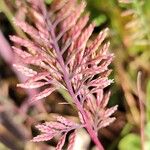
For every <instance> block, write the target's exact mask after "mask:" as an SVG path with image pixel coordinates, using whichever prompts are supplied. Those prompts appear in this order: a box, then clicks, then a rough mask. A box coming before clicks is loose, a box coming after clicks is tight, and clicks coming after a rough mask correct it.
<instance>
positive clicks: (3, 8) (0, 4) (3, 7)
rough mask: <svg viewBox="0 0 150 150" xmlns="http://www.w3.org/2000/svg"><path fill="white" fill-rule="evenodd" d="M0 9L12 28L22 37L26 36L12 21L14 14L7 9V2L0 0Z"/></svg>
mask: <svg viewBox="0 0 150 150" xmlns="http://www.w3.org/2000/svg"><path fill="white" fill-rule="evenodd" d="M0 11H2V12H3V13H4V14H5V15H6V17H7V19H8V21H9V22H10V24H11V25H12V27H13V28H14V30H15V31H16V33H17V34H18V35H19V36H21V37H23V38H26V36H25V34H24V33H23V32H22V30H21V29H20V28H18V27H17V26H16V25H15V24H14V23H13V18H14V14H13V13H12V12H11V10H10V9H9V7H8V6H7V4H6V3H5V0H0Z"/></svg>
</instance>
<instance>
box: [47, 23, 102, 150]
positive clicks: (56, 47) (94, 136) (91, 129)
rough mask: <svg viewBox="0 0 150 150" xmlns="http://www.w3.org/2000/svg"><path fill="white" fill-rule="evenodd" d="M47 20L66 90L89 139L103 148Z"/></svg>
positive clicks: (100, 149)
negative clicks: (70, 77) (81, 119)
mask: <svg viewBox="0 0 150 150" xmlns="http://www.w3.org/2000/svg"><path fill="white" fill-rule="evenodd" d="M47 22H48V26H49V27H50V28H49V31H50V33H51V37H52V40H53V47H54V49H55V51H56V54H57V56H58V58H57V59H58V61H59V63H60V65H61V67H62V70H63V76H64V81H65V83H66V86H67V89H68V92H69V93H70V95H71V97H72V99H73V100H74V102H75V104H76V106H77V108H78V110H79V111H80V113H81V114H82V116H83V119H84V121H85V128H86V129H87V131H88V133H89V135H90V136H91V139H92V140H93V142H94V143H95V144H96V146H97V148H98V149H99V150H104V148H103V146H102V144H101V143H100V141H99V139H98V137H97V135H96V132H95V131H94V130H93V128H92V126H91V124H90V122H89V119H88V117H87V114H86V113H85V111H84V109H83V107H82V105H81V104H80V102H79V100H78V98H77V97H76V96H75V93H74V92H73V88H72V85H71V82H70V79H69V74H68V72H67V69H66V65H65V63H64V59H63V57H62V55H61V51H60V48H59V46H58V43H57V41H56V36H55V31H54V27H53V25H52V24H51V22H50V21H49V20H47Z"/></svg>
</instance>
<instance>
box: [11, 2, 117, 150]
mask: <svg viewBox="0 0 150 150" xmlns="http://www.w3.org/2000/svg"><path fill="white" fill-rule="evenodd" d="M85 7H86V4H85V2H84V1H80V2H78V1H77V0H53V2H52V4H51V5H50V8H46V6H45V4H44V2H43V1H42V0H29V1H28V4H27V10H28V11H29V13H30V14H31V15H32V22H30V23H27V21H26V22H25V21H21V20H17V19H16V20H15V23H16V25H17V26H19V27H20V28H21V29H22V30H23V31H24V32H25V33H26V36H27V37H28V38H21V37H18V36H10V38H11V40H12V41H13V42H14V43H15V46H13V47H12V48H13V50H14V52H15V53H16V54H17V55H18V57H19V58H20V60H21V63H20V64H14V67H15V68H16V69H17V70H19V71H20V72H21V73H23V74H24V75H26V76H27V77H28V78H29V79H28V80H27V81H26V82H25V83H20V84H18V85H17V86H18V87H22V88H27V89H35V88H40V87H42V89H43V88H44V87H45V89H44V90H43V91H41V92H40V93H38V94H37V95H35V96H34V97H33V99H32V100H31V102H36V101H38V100H40V99H43V98H45V97H47V96H49V95H50V94H51V93H52V92H54V91H56V90H58V89H60V88H61V89H64V90H65V91H66V92H68V93H69V94H70V97H71V99H72V105H73V107H75V109H76V110H77V112H78V115H79V120H80V123H75V122H73V121H71V120H68V119H66V118H65V117H63V116H58V117H56V121H51V122H45V123H43V124H39V125H37V126H36V127H37V128H38V129H39V130H40V131H41V132H42V134H41V135H38V136H36V137H34V138H33V140H32V141H33V142H39V141H48V140H51V139H52V138H53V137H55V136H57V137H58V136H59V137H60V139H59V141H58V144H57V146H56V149H57V150H60V149H62V148H63V146H64V143H65V139H66V136H67V134H68V132H70V131H71V132H72V134H71V135H70V140H69V144H68V150H71V149H72V148H73V144H74V140H75V133H76V129H79V128H85V129H86V130H87V132H88V133H89V135H90V137H91V139H92V140H93V142H94V143H95V144H96V146H97V148H98V149H99V150H103V149H104V148H103V146H102V144H101V142H100V140H99V139H98V131H99V130H100V129H101V128H104V127H106V126H108V125H109V124H110V123H112V122H113V121H114V120H115V117H111V115H112V114H113V113H114V112H115V111H116V109H117V106H114V107H111V108H107V104H108V101H109V97H110V92H105V91H106V90H105V91H104V89H105V88H106V87H107V86H109V85H110V84H111V83H112V82H113V80H111V79H108V76H109V74H110V73H111V70H110V69H109V68H108V66H109V64H110V63H111V61H112V59H113V54H111V53H109V51H108V49H109V42H106V43H104V40H105V38H106V36H107V32H108V29H104V30H103V31H101V32H100V33H99V34H98V36H97V37H96V38H95V39H94V40H89V39H90V37H91V35H92V32H93V30H94V24H93V23H89V14H88V13H86V12H85V11H84V9H85ZM16 45H17V46H16Z"/></svg>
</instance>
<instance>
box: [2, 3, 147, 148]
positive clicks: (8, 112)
mask: <svg viewBox="0 0 150 150" xmlns="http://www.w3.org/2000/svg"><path fill="white" fill-rule="evenodd" d="M23 1H25V0H0V150H8V149H12V150H43V149H45V150H49V149H53V146H54V145H55V144H56V142H57V139H54V140H52V141H51V142H45V143H44V142H43V143H38V144H37V143H32V142H30V140H31V139H32V137H33V136H35V135H37V134H38V131H37V130H36V129H35V127H34V125H36V124H37V123H39V122H44V121H49V120H51V119H52V117H53V116H55V115H57V114H61V115H64V116H66V117H68V118H71V119H75V120H77V113H76V112H75V111H74V110H73V109H72V108H71V107H70V106H68V105H60V104H58V103H60V102H65V99H67V98H68V95H66V94H65V93H64V92H63V91H58V92H54V93H53V94H52V95H51V96H49V97H48V98H47V99H46V100H44V101H41V102H38V103H36V104H32V105H28V103H27V101H28V100H29V99H30V98H31V97H32V96H33V95H35V94H36V93H37V92H38V91H28V90H26V91H25V90H24V89H21V88H17V87H16V84H17V83H18V82H23V81H24V80H25V77H24V76H22V75H21V74H19V73H18V72H17V71H16V70H14V68H13V66H12V64H13V63H15V62H16V60H17V58H15V55H14V54H13V51H12V50H11V45H12V43H11V42H10V40H9V35H13V34H18V35H20V36H23V32H22V31H21V30H20V29H19V28H18V27H16V26H15V24H14V23H13V18H14V17H17V18H21V19H24V18H25V14H26V10H25V8H24V6H23V4H22V2H23ZM86 1H87V11H88V12H90V14H91V15H90V16H91V18H90V19H91V22H95V24H96V28H95V30H94V34H95V35H97V34H98V33H99V32H100V31H101V30H102V29H104V28H106V27H109V29H110V31H109V40H110V43H111V47H110V51H112V52H113V53H114V55H115V58H114V61H113V63H112V65H111V68H112V69H113V72H112V74H111V76H110V78H114V81H115V82H114V84H112V85H111V86H110V87H109V88H110V90H111V91H112V94H111V99H110V102H109V106H113V105H116V104H117V105H119V107H118V110H117V112H116V113H115V117H116V118H117V119H116V121H115V122H114V123H113V124H111V125H110V126H109V127H107V128H104V129H102V130H100V132H99V138H100V139H101V141H102V144H103V145H104V147H105V149H106V150H117V149H119V150H131V149H132V150H141V140H140V139H141V132H142V133H143V134H144V140H143V142H142V145H144V147H145V150H150V0H120V1H117V0H86ZM51 2H52V0H45V4H46V5H47V7H49V5H50V3H51ZM138 72H140V73H141V76H139V78H138V79H137V76H138ZM138 81H139V82H140V81H141V84H140V85H139V87H140V90H139V89H138V88H137V82H138ZM141 116H143V117H142V118H141ZM83 139H84V140H83ZM78 142H80V144H79V143H78V146H79V145H80V149H81V150H84V149H85V150H86V149H94V144H93V143H92V142H91V141H90V139H89V137H88V135H87V134H86V132H85V131H84V130H81V131H79V133H78ZM77 149H78V150H79V148H77Z"/></svg>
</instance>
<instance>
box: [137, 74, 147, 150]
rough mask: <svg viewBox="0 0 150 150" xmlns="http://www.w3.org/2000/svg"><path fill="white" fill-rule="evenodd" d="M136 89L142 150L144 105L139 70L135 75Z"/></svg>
mask: <svg viewBox="0 0 150 150" xmlns="http://www.w3.org/2000/svg"><path fill="white" fill-rule="evenodd" d="M137 90H138V97H139V104H140V132H141V133H140V134H141V149H142V150H144V149H145V148H144V141H145V138H144V121H145V117H144V106H143V98H142V90H141V72H138V77H137Z"/></svg>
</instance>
